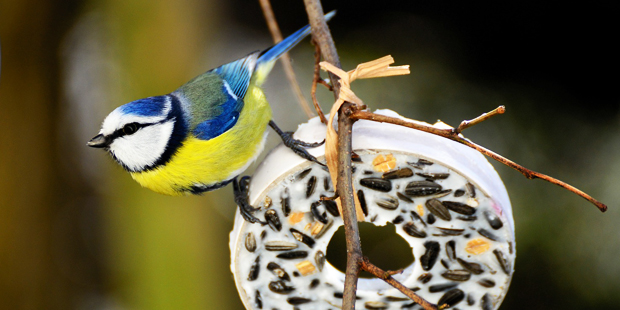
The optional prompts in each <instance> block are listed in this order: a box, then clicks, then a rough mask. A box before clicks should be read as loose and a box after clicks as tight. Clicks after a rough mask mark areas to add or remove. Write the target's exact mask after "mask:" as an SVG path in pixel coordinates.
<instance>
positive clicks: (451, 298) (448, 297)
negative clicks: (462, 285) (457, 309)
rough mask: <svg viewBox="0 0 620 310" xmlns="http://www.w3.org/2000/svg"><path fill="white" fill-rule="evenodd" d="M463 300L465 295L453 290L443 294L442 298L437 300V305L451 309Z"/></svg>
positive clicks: (456, 289)
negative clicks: (445, 305)
mask: <svg viewBox="0 0 620 310" xmlns="http://www.w3.org/2000/svg"><path fill="white" fill-rule="evenodd" d="M463 298H465V293H463V291H461V290H459V289H458V288H455V289H453V290H449V291H447V292H446V293H445V294H443V296H441V298H439V301H438V302H437V305H438V306H441V305H444V304H447V305H448V306H450V307H452V306H454V305H456V304H458V303H459V302H461V300H463Z"/></svg>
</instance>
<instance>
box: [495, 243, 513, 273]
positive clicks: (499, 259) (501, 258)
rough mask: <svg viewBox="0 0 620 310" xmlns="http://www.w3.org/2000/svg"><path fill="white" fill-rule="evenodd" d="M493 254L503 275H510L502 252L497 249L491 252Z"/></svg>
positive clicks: (508, 265)
mask: <svg viewBox="0 0 620 310" xmlns="http://www.w3.org/2000/svg"><path fill="white" fill-rule="evenodd" d="M493 254H495V257H496V258H497V262H498V263H499V265H500V266H501V267H502V270H503V271H504V273H506V274H507V275H510V262H509V261H508V259H507V258H506V256H505V255H504V252H502V251H501V250H499V249H495V250H493Z"/></svg>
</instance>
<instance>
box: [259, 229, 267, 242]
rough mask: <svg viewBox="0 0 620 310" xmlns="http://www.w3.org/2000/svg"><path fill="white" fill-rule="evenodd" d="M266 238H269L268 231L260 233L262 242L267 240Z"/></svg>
mask: <svg viewBox="0 0 620 310" xmlns="http://www.w3.org/2000/svg"><path fill="white" fill-rule="evenodd" d="M266 236H267V231H266V230H263V231H262V232H261V233H260V239H261V240H263V239H265V237H266Z"/></svg>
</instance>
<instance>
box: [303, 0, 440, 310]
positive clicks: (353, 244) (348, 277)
mask: <svg viewBox="0 0 620 310" xmlns="http://www.w3.org/2000/svg"><path fill="white" fill-rule="evenodd" d="M304 4H305V7H306V12H307V13H308V19H309V21H310V26H311V28H312V36H313V40H314V41H315V42H317V43H318V46H319V49H320V51H321V54H322V55H323V58H324V59H325V60H326V61H327V62H328V63H331V64H332V65H334V66H336V67H337V68H341V66H340V60H339V58H338V53H337V51H336V47H335V45H334V41H333V39H332V37H331V33H330V31H329V29H328V28H327V24H326V22H325V17H324V13H323V8H322V6H321V3H320V2H319V0H304ZM328 73H329V76H330V80H331V85H332V87H333V92H334V98H336V100H337V101H338V99H339V98H340V84H339V83H338V78H337V77H336V76H335V75H334V74H333V73H331V72H328ZM352 107H354V106H353V105H351V104H349V103H347V102H345V103H344V104H343V105H342V106H341V108H340V109H339V110H338V156H337V157H338V174H337V181H336V195H337V196H339V197H340V199H341V202H342V218H343V221H344V226H345V238H346V247H347V267H346V271H345V283H344V290H343V298H342V309H343V310H353V309H355V300H356V298H355V294H356V291H357V280H358V278H359V272H360V270H361V268H362V264H363V261H364V257H363V255H362V245H361V241H360V237H359V228H358V226H357V214H356V210H355V209H356V206H355V198H354V195H353V185H352V175H351V174H352V170H351V153H352V151H351V148H352V146H351V133H352V130H353V123H354V122H355V121H356V120H355V119H353V118H351V117H350V115H351V114H352V113H353V112H354V111H353V110H352V109H351V108H352ZM332 113H333V112H332ZM332 117H333V115H332ZM390 279H391V280H390V281H394V282H396V280H394V279H392V278H391V277H390ZM396 283H398V282H396ZM399 284H400V283H399ZM401 288H402V289H403V290H405V291H407V293H405V294H406V295H407V296H415V299H414V300H415V301H416V302H418V300H419V301H421V302H418V303H419V304H420V305H422V307H424V309H426V310H437V307H436V306H434V305H432V304H430V303H428V302H426V301H425V300H424V299H422V298H421V297H419V296H418V295H417V294H416V293H415V292H413V291H411V290H409V289H407V288H406V287H404V286H402V285H401ZM401 291H402V290H401Z"/></svg>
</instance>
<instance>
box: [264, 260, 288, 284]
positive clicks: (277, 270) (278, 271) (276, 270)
mask: <svg viewBox="0 0 620 310" xmlns="http://www.w3.org/2000/svg"><path fill="white" fill-rule="evenodd" d="M267 270H269V271H271V272H273V274H275V275H276V276H277V277H278V278H280V279H282V280H285V281H290V280H291V277H289V276H288V273H287V272H286V271H284V269H282V267H280V265H278V264H276V263H274V262H270V263H269V264H267Z"/></svg>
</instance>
